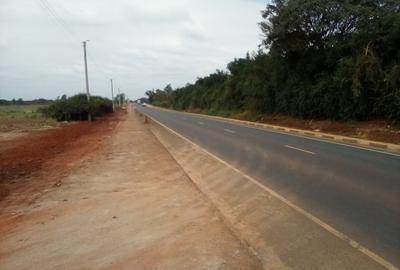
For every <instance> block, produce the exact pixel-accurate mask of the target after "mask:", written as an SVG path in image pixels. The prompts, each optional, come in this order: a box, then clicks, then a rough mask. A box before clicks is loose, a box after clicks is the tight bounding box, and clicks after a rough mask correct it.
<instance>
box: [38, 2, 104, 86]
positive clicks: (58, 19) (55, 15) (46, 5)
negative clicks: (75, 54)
mask: <svg viewBox="0 0 400 270" xmlns="http://www.w3.org/2000/svg"><path fill="white" fill-rule="evenodd" d="M38 3H39V5H40V7H41V8H42V9H43V10H44V11H45V12H46V13H48V14H49V15H50V17H51V18H52V20H53V21H54V22H55V24H56V25H57V26H58V27H59V28H62V29H63V31H64V32H66V33H67V34H68V38H67V39H68V40H69V41H70V42H73V43H74V44H76V43H80V42H81V41H80V40H82V39H81V38H80V35H77V34H76V32H74V31H73V30H72V28H71V27H70V25H69V23H68V22H67V21H66V20H65V19H64V18H63V17H62V16H61V15H60V13H59V12H57V10H56V9H55V8H54V7H53V6H52V4H51V3H50V2H49V1H48V0H38ZM87 57H88V58H89V59H90V62H91V64H93V65H94V66H95V67H96V68H95V69H96V70H97V71H98V72H100V73H103V75H102V77H103V79H104V81H106V80H108V78H109V77H110V74H109V73H108V72H106V71H104V69H103V68H101V67H100V66H99V65H98V64H97V62H96V61H95V60H94V59H93V58H92V57H91V56H90V54H87Z"/></svg>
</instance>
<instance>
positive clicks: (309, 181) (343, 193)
mask: <svg viewBox="0 0 400 270" xmlns="http://www.w3.org/2000/svg"><path fill="white" fill-rule="evenodd" d="M138 109H139V110H141V111H143V112H145V113H147V114H149V115H150V116H152V117H154V118H155V119H157V120H158V121H160V122H161V123H163V124H165V125H166V126H168V127H169V128H171V129H173V130H175V131H177V132H178V133H180V134H181V135H183V136H185V137H187V138H188V139H190V140H192V141H193V142H195V143H196V144H198V145H200V146H202V147H204V148H205V149H207V150H208V151H209V152H211V153H213V154H215V155H216V156H218V157H220V158H222V159H224V160H225V161H227V162H229V163H230V164H232V165H234V166H235V167H237V168H238V169H240V170H241V171H243V172H245V173H246V174H248V175H250V176H252V177H254V178H255V179H257V180H258V181H260V182H261V183H263V184H264V185H266V186H268V187H270V188H272V189H273V190H274V191H276V192H278V193H279V194H280V195H283V196H284V197H286V198H287V199H289V200H290V201H291V202H293V203H295V204H296V205H298V206H300V207H302V208H303V209H305V210H306V211H308V212H310V213H311V214H313V215H314V216H316V217H318V218H319V219H321V220H322V221H324V222H325V223H327V224H329V225H331V226H332V227H334V228H335V229H337V230H339V231H340V232H342V233H344V234H346V235H347V236H349V237H350V238H352V239H354V240H356V241H358V242H359V243H361V244H362V245H364V246H366V247H367V248H369V249H370V250H371V251H373V252H375V253H376V254H378V255H379V256H381V257H383V258H384V259H385V260H387V261H389V262H390V263H392V264H394V265H396V266H397V267H400V155H395V154H389V153H385V152H379V151H371V150H366V149H361V148H358V147H351V146H346V145H339V144H335V143H331V142H327V141H321V140H316V139H312V138H305V137H300V136H294V135H290V134H284V133H279V132H276V131H273V130H268V129H258V128H252V127H247V126H244V125H240V124H235V123H229V122H226V121H223V120H214V119H210V118H206V117H202V116H197V115H191V114H185V113H181V112H174V111H164V110H159V109H155V108H149V107H140V106H139V107H138Z"/></svg>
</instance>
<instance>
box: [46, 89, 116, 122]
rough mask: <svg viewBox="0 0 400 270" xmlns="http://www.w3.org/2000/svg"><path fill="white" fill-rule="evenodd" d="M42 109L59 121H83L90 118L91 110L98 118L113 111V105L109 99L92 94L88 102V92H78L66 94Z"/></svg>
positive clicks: (94, 116) (93, 116)
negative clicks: (76, 93) (70, 94)
mask: <svg viewBox="0 0 400 270" xmlns="http://www.w3.org/2000/svg"><path fill="white" fill-rule="evenodd" d="M41 111H42V113H43V114H44V115H46V116H48V117H51V118H54V119H56V120H57V121H83V120H87V119H88V115H89V112H90V113H91V115H92V118H96V117H98V116H102V115H104V114H107V113H111V112H112V111H113V106H112V101H111V100H109V99H106V98H103V97H99V96H91V97H90V102H88V101H87V97H86V94H78V95H74V96H71V97H67V96H66V95H64V96H62V97H61V98H60V99H57V100H56V101H55V102H53V103H52V104H51V105H50V106H48V107H45V108H43V109H41Z"/></svg>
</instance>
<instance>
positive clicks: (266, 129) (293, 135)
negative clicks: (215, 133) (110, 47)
mask: <svg viewBox="0 0 400 270" xmlns="http://www.w3.org/2000/svg"><path fill="white" fill-rule="evenodd" d="M154 109H160V108H155V107H154ZM160 110H167V109H160ZM167 111H169V112H170V111H172V110H167ZM180 113H182V114H188V115H196V116H200V117H203V118H207V119H211V120H214V121H217V122H223V123H228V124H231V125H237V126H241V127H246V128H252V129H258V130H261V131H264V132H272V133H279V134H283V135H288V136H292V137H298V138H303V139H307V140H312V141H319V142H323V143H331V144H337V145H342V146H347V147H351V148H356V149H361V150H365V151H371V152H376V153H380V154H386V155H390V156H395V157H400V154H396V153H391V152H386V151H380V150H376V149H372V148H367V147H363V146H357V145H351V144H346V143H340V142H337V141H329V140H324V139H322V138H321V139H319V138H312V137H307V136H304V135H299V134H292V133H289V132H281V131H277V130H272V129H270V128H267V127H264V128H260V127H252V126H249V125H246V124H241V123H234V122H232V121H230V120H229V119H227V120H224V119H216V118H213V117H212V116H208V117H207V116H204V115H201V114H196V113H188V112H180Z"/></svg>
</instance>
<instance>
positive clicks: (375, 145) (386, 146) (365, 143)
mask: <svg viewBox="0 0 400 270" xmlns="http://www.w3.org/2000/svg"><path fill="white" fill-rule="evenodd" d="M146 106H148V107H150V108H157V109H160V110H165V111H175V110H170V109H165V108H161V107H157V106H153V105H149V104H146ZM178 112H182V111H178ZM182 113H186V114H191V115H197V116H203V117H207V118H211V119H217V120H221V121H225V122H231V123H237V124H242V125H246V126H250V127H256V128H265V129H272V130H274V131H277V132H282V133H288V134H294V135H301V136H305V137H310V138H317V139H321V140H325V141H334V142H337V143H343V144H350V145H358V146H361V147H365V148H371V149H375V150H383V151H387V152H394V153H400V145H398V144H393V143H384V142H378V141H371V140H364V139H359V138H354V137H348V136H342V135H335V134H330V133H323V132H315V131H310V130H303V129H296V128H288V127H283V126H276V125H270V124H264V123H258V122H251V121H245V120H238V119H232V118H227V117H221V116H213V115H206V114H199V113H190V112H182Z"/></svg>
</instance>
